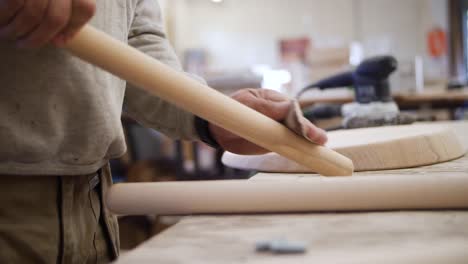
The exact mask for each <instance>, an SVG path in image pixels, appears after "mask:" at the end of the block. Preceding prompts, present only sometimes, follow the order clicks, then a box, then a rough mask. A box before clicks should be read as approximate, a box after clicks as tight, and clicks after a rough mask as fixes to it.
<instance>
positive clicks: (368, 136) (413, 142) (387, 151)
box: [222, 122, 468, 172]
mask: <svg viewBox="0 0 468 264" xmlns="http://www.w3.org/2000/svg"><path fill="white" fill-rule="evenodd" d="M454 126H459V127H460V129H455V128H454ZM456 131H463V132H459V133H466V131H468V122H458V123H453V124H451V125H448V124H447V123H440V124H437V123H430V124H415V125H408V126H394V127H379V128H365V129H353V130H340V131H333V132H330V133H328V137H329V143H328V147H330V148H332V149H334V150H336V151H337V152H339V153H341V154H343V155H345V156H347V157H348V158H350V159H351V160H352V161H353V163H354V166H355V170H356V171H366V170H384V169H396V168H409V167H416V166H422V165H429V164H435V163H440V162H445V161H449V160H453V159H455V158H459V157H461V156H462V155H464V153H465V152H466V146H467V144H466V143H465V142H463V140H462V137H460V135H458V134H457V132H456ZM222 161H223V163H224V164H225V165H227V166H229V167H233V168H239V169H245V170H256V171H263V172H314V171H313V170H311V169H309V168H306V167H304V166H301V165H300V164H297V163H296V162H294V161H291V160H289V159H287V158H284V157H282V156H280V155H278V154H275V153H268V154H265V155H251V156H243V155H236V154H232V153H228V152H226V153H225V154H224V155H223V159H222Z"/></svg>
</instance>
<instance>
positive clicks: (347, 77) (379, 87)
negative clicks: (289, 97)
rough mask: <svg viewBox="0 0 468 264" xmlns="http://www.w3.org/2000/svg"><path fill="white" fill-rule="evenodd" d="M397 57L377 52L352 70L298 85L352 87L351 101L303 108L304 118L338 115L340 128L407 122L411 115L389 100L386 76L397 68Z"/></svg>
mask: <svg viewBox="0 0 468 264" xmlns="http://www.w3.org/2000/svg"><path fill="white" fill-rule="evenodd" d="M397 65H398V63H397V60H396V59H395V58H394V57H392V56H378V57H372V58H369V59H366V60H364V61H363V62H362V63H360V64H359V65H358V66H357V67H356V69H354V70H353V71H348V72H343V73H340V74H337V75H334V76H332V77H329V78H326V79H323V80H320V81H318V82H316V83H314V84H311V85H308V86H307V87H305V88H304V89H302V90H301V91H300V92H299V93H298V95H297V98H298V99H299V97H300V96H301V95H302V94H303V93H304V92H305V91H307V90H309V89H312V88H318V89H320V90H324V89H331V88H338V87H354V91H355V102H352V103H348V104H344V105H339V106H338V105H322V106H318V107H313V108H312V109H309V110H308V111H305V117H306V118H308V119H312V120H313V119H315V118H329V117H333V116H339V115H341V116H342V117H343V123H342V128H360V127H373V126H384V125H397V124H410V123H412V122H414V117H413V116H412V115H409V114H403V113H400V110H399V108H398V105H397V104H396V103H395V102H394V101H393V99H392V96H391V92H390V84H389V80H388V78H389V76H390V75H391V74H392V73H393V72H394V71H395V70H396V69H397Z"/></svg>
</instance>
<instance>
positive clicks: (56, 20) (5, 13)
mask: <svg viewBox="0 0 468 264" xmlns="http://www.w3.org/2000/svg"><path fill="white" fill-rule="evenodd" d="M95 9H96V3H95V0H0V39H4V40H5V39H6V40H11V41H14V42H16V45H17V46H18V47H27V48H38V47H42V46H44V45H46V44H48V43H53V44H55V45H57V46H62V45H63V44H65V43H66V42H67V41H68V40H69V39H70V38H72V37H73V36H74V34H76V33H77V32H78V30H79V29H80V28H81V27H82V26H83V25H84V24H85V23H87V22H88V21H89V20H90V19H91V18H92V16H93V15H94V12H95Z"/></svg>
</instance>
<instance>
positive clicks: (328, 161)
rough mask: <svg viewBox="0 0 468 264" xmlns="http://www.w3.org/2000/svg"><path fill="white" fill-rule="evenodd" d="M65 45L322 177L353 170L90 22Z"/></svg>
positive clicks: (338, 158)
mask: <svg viewBox="0 0 468 264" xmlns="http://www.w3.org/2000/svg"><path fill="white" fill-rule="evenodd" d="M66 48H67V49H68V50H69V51H70V52H71V53H72V54H74V55H75V56H77V57H79V58H81V59H82V60H84V61H87V62H89V63H91V64H94V65H96V66H98V67H100V68H102V69H104V70H106V71H108V72H110V73H112V74H114V75H116V76H118V77H120V78H122V79H124V80H126V81H128V82H130V83H132V84H135V85H136V86H138V87H140V88H141V89H144V90H146V91H148V92H149V93H151V94H153V95H156V96H158V97H160V98H162V99H163V100H166V101H168V102H171V103H173V104H174V105H177V106H178V107H180V108H182V109H184V110H186V111H189V112H192V113H193V114H195V115H197V116H200V117H202V118H204V119H206V120H208V121H209V122H211V123H213V124H216V125H218V126H220V127H223V128H224V129H226V130H229V131H231V132H232V133H234V134H236V135H239V136H241V137H243V138H245V139H247V140H249V141H251V142H253V143H255V144H257V145H259V146H262V147H263V148H265V149H268V150H271V151H273V152H276V153H278V154H280V155H282V156H284V157H286V158H289V159H291V160H294V161H296V162H298V163H299V164H302V165H304V166H306V167H308V168H310V169H312V170H314V171H316V172H318V173H320V174H322V175H326V176H338V175H339V176H345V175H351V174H352V172H353V163H352V161H351V160H350V159H348V158H347V157H345V156H343V155H341V154H339V153H337V152H335V151H333V150H331V149H329V148H326V147H322V146H318V145H316V144H313V143H311V142H309V141H307V140H306V139H304V138H302V137H300V136H298V135H296V134H294V133H293V132H292V131H290V130H289V129H288V128H286V127H285V126H283V125H282V124H280V123H278V122H276V121H275V120H272V119H271V118H268V117H267V116H265V115H263V114H261V113H259V112H257V111H255V110H253V109H251V108H249V107H247V106H245V105H243V104H241V103H239V102H237V101H235V100H233V99H232V98H230V97H228V96H226V95H223V94H222V93H220V92H218V91H216V90H214V89H212V88H210V87H208V86H206V85H204V84H201V83H199V82H197V81H195V80H193V79H191V78H189V77H188V76H186V75H185V74H183V73H182V72H178V71H176V70H174V69H172V68H170V67H168V66H166V65H164V64H163V63H161V62H159V61H158V60H156V59H154V58H152V57H150V56H148V55H146V54H144V53H142V52H140V51H138V50H137V49H135V48H132V47H130V46H128V45H126V44H125V43H122V42H120V41H118V40H116V39H114V38H112V37H111V36H109V35H107V34H105V33H104V32H101V31H99V30H97V29H95V28H93V27H92V26H89V25H86V26H84V27H83V28H82V29H81V30H80V32H79V33H78V34H77V35H76V36H75V37H74V38H73V39H72V40H70V41H69V42H68V43H67V45H66Z"/></svg>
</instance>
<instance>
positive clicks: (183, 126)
mask: <svg viewBox="0 0 468 264" xmlns="http://www.w3.org/2000/svg"><path fill="white" fill-rule="evenodd" d="M128 43H129V45H131V46H133V47H134V48H137V49H138V50H140V51H142V52H144V53H145V54H147V55H149V56H151V57H153V58H156V59H157V60H159V61H160V62H162V63H164V64H166V65H168V66H170V67H171V68H173V69H174V70H177V71H180V72H182V67H181V65H180V63H179V61H178V59H177V56H176V54H175V52H174V50H173V48H172V47H171V45H170V43H169V41H168V40H167V38H166V34H165V32H164V28H163V23H162V18H161V9H160V7H159V5H158V3H157V1H155V0H138V1H136V7H135V13H134V18H133V21H132V24H131V27H130V31H129V36H128ZM191 77H193V78H195V79H197V80H198V81H200V82H204V81H203V80H202V79H201V78H197V77H195V76H191ZM124 111H125V112H126V113H127V114H128V115H129V116H131V117H132V118H134V119H135V120H137V121H138V122H139V123H141V124H142V125H144V126H147V127H150V128H153V129H156V130H158V131H160V132H162V133H164V134H166V135H167V136H169V137H171V138H176V139H188V140H191V139H198V135H197V133H196V129H195V125H194V118H195V117H194V115H193V114H191V113H189V112H186V111H183V110H181V109H179V108H177V107H176V106H174V105H172V104H170V103H168V102H165V101H163V100H162V99H160V98H158V97H156V96H153V95H150V94H149V93H147V92H145V91H142V90H140V89H138V88H137V87H134V86H133V85H132V84H129V83H128V84H127V88H126V91H125V99H124Z"/></svg>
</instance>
